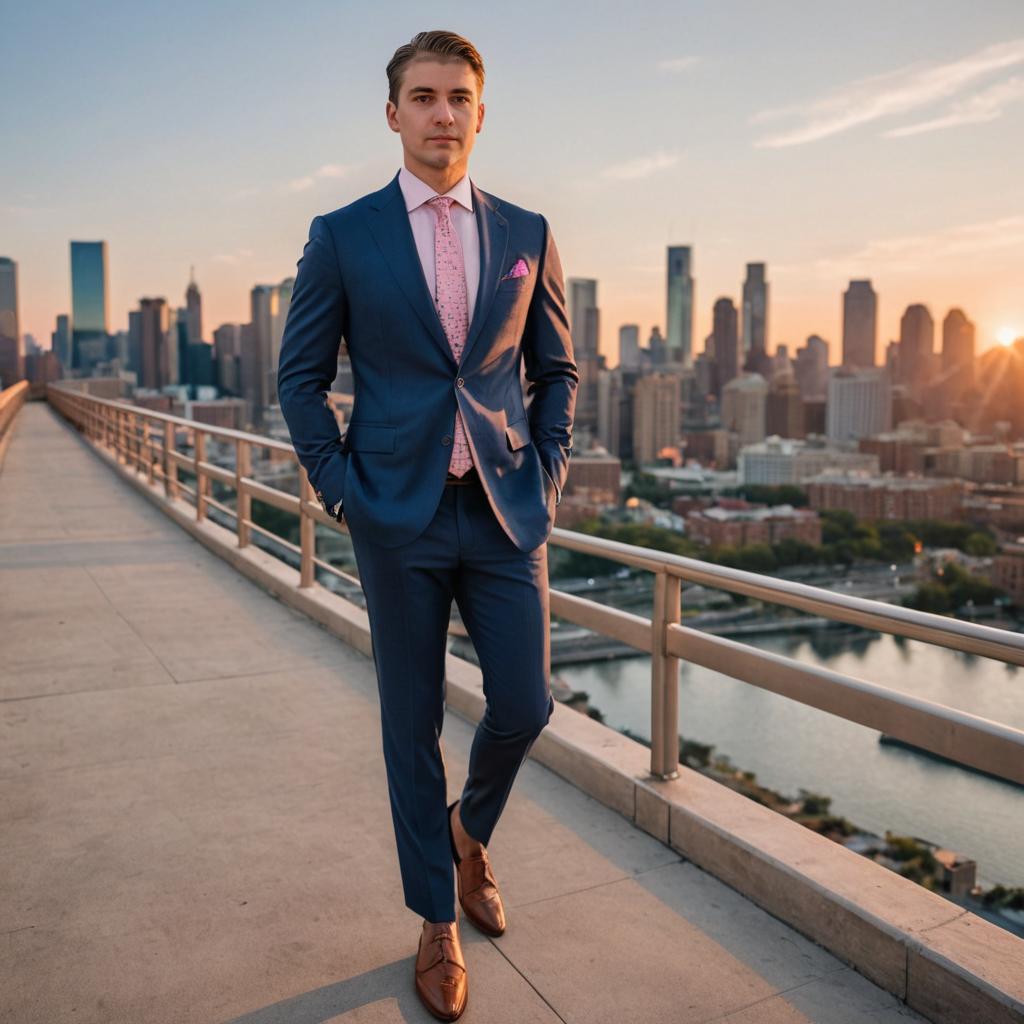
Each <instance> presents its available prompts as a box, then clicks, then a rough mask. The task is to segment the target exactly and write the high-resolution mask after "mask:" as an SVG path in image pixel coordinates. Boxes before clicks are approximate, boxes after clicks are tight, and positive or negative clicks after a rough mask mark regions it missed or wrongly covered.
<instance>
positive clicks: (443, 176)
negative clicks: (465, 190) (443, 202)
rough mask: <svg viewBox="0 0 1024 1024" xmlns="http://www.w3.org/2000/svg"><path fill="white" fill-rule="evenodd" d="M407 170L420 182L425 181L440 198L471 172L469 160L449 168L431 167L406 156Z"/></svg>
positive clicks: (461, 161)
mask: <svg viewBox="0 0 1024 1024" xmlns="http://www.w3.org/2000/svg"><path fill="white" fill-rule="evenodd" d="M405 169H406V170H407V171H409V173H410V174H415V175H416V177H417V178H419V179H420V181H425V182H426V183H427V184H428V185H429V186H430V187H431V188H432V189H433V190H434V191H435V192H436V193H437V194H438V195H439V196H443V195H444V194H445V193H446V192H448V191H449V190H450V189H451V188H452V187H453V186H454V185H457V184H458V183H459V182H460V181H461V180H462V179H463V178H464V177H465V175H466V173H467V171H468V170H469V160H468V159H467V160H460V161H459V163H457V164H451V165H450V166H448V167H429V166H428V165H427V164H422V163H419V162H418V161H416V160H413V159H412V158H411V157H410V156H409V155H408V154H406V156H405Z"/></svg>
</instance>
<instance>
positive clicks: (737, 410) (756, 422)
mask: <svg viewBox="0 0 1024 1024" xmlns="http://www.w3.org/2000/svg"><path fill="white" fill-rule="evenodd" d="M767 418H768V382H767V381H766V380H765V379H764V377H762V376H761V375H760V374H759V373H744V374H743V375H742V376H740V377H736V378H735V379H733V380H731V381H729V383H728V384H726V385H725V387H724V388H722V426H723V427H725V429H726V430H731V431H734V432H735V433H736V435H737V438H738V440H739V443H740V445H745V444H757V443H758V442H759V441H763V440H764V438H765V430H766V428H767Z"/></svg>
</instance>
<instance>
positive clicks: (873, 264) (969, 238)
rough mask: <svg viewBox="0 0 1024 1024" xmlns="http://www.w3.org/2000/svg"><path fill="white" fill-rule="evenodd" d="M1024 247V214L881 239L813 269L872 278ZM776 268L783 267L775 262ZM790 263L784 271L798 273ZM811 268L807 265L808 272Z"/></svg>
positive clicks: (816, 264) (834, 275)
mask: <svg viewBox="0 0 1024 1024" xmlns="http://www.w3.org/2000/svg"><path fill="white" fill-rule="evenodd" d="M1017 248H1019V249H1022V250H1024V215H1012V216H1008V217H998V218H996V219H995V220H988V221H980V222H977V223H974V224H958V225H954V226H953V227H948V228H942V229H940V230H938V231H930V232H925V233H922V234H918V235H899V236H896V237H893V238H883V239H877V240H875V241H872V242H868V243H866V244H865V245H863V246H861V248H860V249H858V250H855V251H852V252H850V253H849V254H847V255H845V256H838V257H827V258H824V259H818V260H815V261H814V262H813V263H812V264H811V267H810V269H811V270H812V271H813V272H814V273H816V274H817V275H818V276H819V277H821V278H825V279H833V278H842V277H846V276H849V277H860V276H866V277H872V276H879V275H881V274H886V273H900V272H913V271H918V270H921V269H922V268H927V267H930V266H933V265H934V264H935V263H936V262H938V261H941V260H946V259H956V260H958V261H964V260H965V259H966V258H967V257H970V256H977V255H979V254H985V253H990V252H997V251H999V250H1005V249H1017ZM773 270H774V271H780V270H783V268H782V267H780V266H777V265H773ZM799 270H800V268H799V267H797V266H793V265H787V266H786V267H785V268H784V271H783V272H786V273H796V272H798V271H799ZM806 271H807V268H806V267H805V268H803V272H804V273H806Z"/></svg>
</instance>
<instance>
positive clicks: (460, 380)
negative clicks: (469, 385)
mask: <svg viewBox="0 0 1024 1024" xmlns="http://www.w3.org/2000/svg"><path fill="white" fill-rule="evenodd" d="M465 383H466V382H465V380H464V379H463V378H462V377H458V378H456V380H455V386H456V387H457V388H461V387H462V385H463V384H465Z"/></svg>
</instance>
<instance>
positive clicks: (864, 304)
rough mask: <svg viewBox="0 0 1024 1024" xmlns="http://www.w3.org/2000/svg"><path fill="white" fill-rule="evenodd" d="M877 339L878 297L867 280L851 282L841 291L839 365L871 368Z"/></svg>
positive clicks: (873, 363) (863, 368)
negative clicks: (841, 344) (840, 347)
mask: <svg viewBox="0 0 1024 1024" xmlns="http://www.w3.org/2000/svg"><path fill="white" fill-rule="evenodd" d="M877 340H878V296H877V295H875V290H874V288H872V287H871V282H870V281H867V280H865V281H851V282H850V285H849V287H848V288H847V289H846V291H845V292H843V366H849V367H852V368H855V369H862V370H868V369H871V367H873V366H874V365H875V348H876V347H877Z"/></svg>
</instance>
